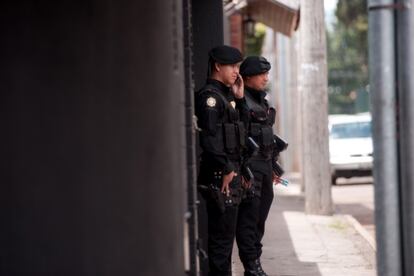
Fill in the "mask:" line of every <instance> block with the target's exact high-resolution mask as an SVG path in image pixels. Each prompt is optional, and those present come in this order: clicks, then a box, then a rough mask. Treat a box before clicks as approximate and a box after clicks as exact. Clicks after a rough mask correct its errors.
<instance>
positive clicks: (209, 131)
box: [196, 79, 248, 174]
mask: <svg viewBox="0 0 414 276" xmlns="http://www.w3.org/2000/svg"><path fill="white" fill-rule="evenodd" d="M210 89H213V90H215V91H217V92H219V93H221V94H222V95H223V96H224V97H225V98H226V99H227V100H228V101H229V102H233V101H234V103H235V109H230V113H231V116H234V117H233V118H235V120H236V121H240V119H241V120H242V121H243V122H245V124H247V120H248V107H247V105H246V101H245V99H244V98H242V99H236V98H235V97H234V94H233V91H232V89H231V88H230V87H228V86H226V85H225V84H224V83H222V82H220V81H217V80H214V79H208V80H207V82H206V86H205V87H203V88H202V89H201V90H200V92H198V94H197V95H196V115H197V117H198V126H199V127H200V128H201V129H202V131H201V133H200V146H201V147H202V149H203V158H204V159H205V160H206V161H207V162H214V163H215V164H213V166H217V167H218V168H219V169H221V170H222V171H223V172H224V174H228V173H230V172H231V171H235V170H236V168H235V165H234V164H233V162H232V160H231V159H232V158H230V157H229V156H228V155H227V154H226V152H225V150H224V141H217V139H216V138H217V136H216V135H217V133H216V132H217V130H218V128H217V125H218V124H220V123H223V121H224V120H225V113H224V112H225V110H226V105H228V103H225V102H224V101H223V99H222V98H221V97H220V96H218V95H217V94H216V93H214V92H211V91H208V90H210ZM206 90H207V91H206ZM232 110H234V112H232Z"/></svg>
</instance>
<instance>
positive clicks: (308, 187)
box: [299, 0, 332, 215]
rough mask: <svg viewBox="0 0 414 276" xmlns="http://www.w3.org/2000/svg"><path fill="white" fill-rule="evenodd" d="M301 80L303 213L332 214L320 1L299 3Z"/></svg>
mask: <svg viewBox="0 0 414 276" xmlns="http://www.w3.org/2000/svg"><path fill="white" fill-rule="evenodd" d="M300 59H301V60H300V68H299V72H300V80H299V90H300V93H301V99H302V112H301V114H302V115H301V116H302V142H303V159H302V161H303V166H302V167H303V171H302V173H303V174H302V176H303V181H304V185H305V210H306V212H307V213H309V214H320V215H329V214H331V213H332V199H331V174H330V166H329V146H328V144H329V140H328V96H327V65H326V38H325V23H324V7H323V0H302V1H301V23H300Z"/></svg>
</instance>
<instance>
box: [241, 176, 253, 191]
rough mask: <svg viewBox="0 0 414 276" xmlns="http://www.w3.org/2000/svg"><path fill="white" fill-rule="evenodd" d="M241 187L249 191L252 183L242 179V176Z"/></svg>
mask: <svg viewBox="0 0 414 276" xmlns="http://www.w3.org/2000/svg"><path fill="white" fill-rule="evenodd" d="M242 185H243V188H245V189H250V187H251V186H252V182H251V181H249V180H247V179H246V178H244V176H242Z"/></svg>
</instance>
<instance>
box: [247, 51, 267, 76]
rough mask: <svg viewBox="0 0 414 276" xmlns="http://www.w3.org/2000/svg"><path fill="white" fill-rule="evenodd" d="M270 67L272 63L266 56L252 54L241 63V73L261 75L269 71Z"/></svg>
mask: <svg viewBox="0 0 414 276" xmlns="http://www.w3.org/2000/svg"><path fill="white" fill-rule="evenodd" d="M270 67H271V66H270V63H269V62H268V61H267V60H266V59H265V58H264V57H259V56H250V57H247V58H246V59H245V60H244V61H243V62H242V64H241V65H240V75H242V76H243V77H244V76H254V75H259V74H262V73H265V72H267V71H269V70H270Z"/></svg>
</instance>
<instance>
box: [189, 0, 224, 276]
mask: <svg viewBox="0 0 414 276" xmlns="http://www.w3.org/2000/svg"><path fill="white" fill-rule="evenodd" d="M192 27H193V33H192V34H193V71H194V77H193V79H194V85H195V90H198V89H200V88H201V87H202V86H203V85H204V84H205V81H206V77H207V64H208V51H209V50H210V49H211V48H212V47H214V46H217V45H222V44H223V2H222V1H221V0H196V1H193V2H192ZM199 152H200V148H199V147H198V153H197V155H199ZM198 198H199V201H200V204H199V205H198V230H199V239H200V240H199V246H200V248H201V249H202V250H204V251H205V252H207V239H208V235H207V211H206V208H205V202H204V200H203V198H202V197H201V196H200V195H199V196H198ZM199 256H200V269H201V275H207V272H208V260H207V259H205V258H203V256H204V255H203V254H199Z"/></svg>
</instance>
